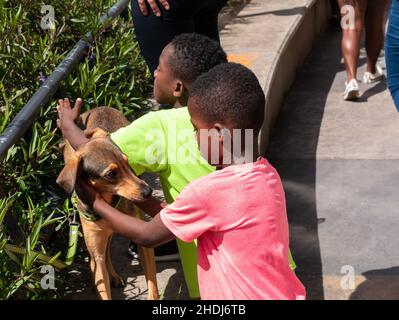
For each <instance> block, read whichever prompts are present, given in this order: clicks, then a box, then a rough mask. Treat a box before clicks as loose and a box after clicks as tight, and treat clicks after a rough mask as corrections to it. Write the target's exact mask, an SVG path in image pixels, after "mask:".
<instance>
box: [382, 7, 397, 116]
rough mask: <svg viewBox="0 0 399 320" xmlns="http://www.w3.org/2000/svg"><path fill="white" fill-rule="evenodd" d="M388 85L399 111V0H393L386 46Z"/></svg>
mask: <svg viewBox="0 0 399 320" xmlns="http://www.w3.org/2000/svg"><path fill="white" fill-rule="evenodd" d="M385 57H386V63H387V79H388V87H389V90H390V91H391V94H392V97H393V99H394V102H395V105H396V108H397V109H398V111H399V0H393V3H392V9H391V14H390V17H389V26H388V33H387V38H386V46H385Z"/></svg>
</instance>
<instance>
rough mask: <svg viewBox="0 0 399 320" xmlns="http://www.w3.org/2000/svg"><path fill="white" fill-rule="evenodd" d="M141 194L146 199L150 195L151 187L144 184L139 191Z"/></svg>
mask: <svg viewBox="0 0 399 320" xmlns="http://www.w3.org/2000/svg"><path fill="white" fill-rule="evenodd" d="M141 195H142V197H143V198H144V199H148V198H149V197H151V195H152V189H151V188H150V187H149V186H145V187H144V188H143V190H142V191H141Z"/></svg>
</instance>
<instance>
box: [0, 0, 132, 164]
mask: <svg viewBox="0 0 399 320" xmlns="http://www.w3.org/2000/svg"><path fill="white" fill-rule="evenodd" d="M128 4H129V0H120V1H118V2H117V3H116V4H115V5H113V6H112V7H111V8H110V9H109V10H108V11H107V13H106V14H104V15H103V16H102V17H101V18H100V24H101V25H102V26H103V27H105V26H106V23H107V21H108V20H109V19H114V18H115V17H117V16H118V15H119V14H120V13H121V12H122V11H123V10H124V9H126V7H127V6H128ZM92 42H93V35H92V33H91V32H88V33H87V34H86V35H85V36H84V38H83V39H81V40H80V41H79V42H78V43H77V44H76V45H75V46H74V47H73V49H72V50H71V51H70V52H69V53H68V55H67V57H66V58H65V59H64V60H63V61H62V62H61V63H60V64H59V65H58V66H57V68H56V69H55V70H54V72H53V73H52V74H51V75H50V76H49V77H48V78H47V80H46V82H45V83H44V84H43V85H42V86H41V87H40V88H39V89H38V90H37V91H36V92H35V94H34V95H33V96H32V97H31V98H30V99H29V101H28V102H27V103H26V105H25V106H24V107H23V108H22V109H21V111H20V112H19V113H18V114H17V115H16V116H15V117H14V119H13V120H12V121H11V123H10V124H9V125H8V126H7V128H6V129H5V130H4V132H3V133H2V134H1V135H0V161H1V160H2V159H3V158H4V157H5V155H6V153H7V151H8V149H9V148H10V147H11V146H12V145H14V144H15V143H16V142H18V140H19V139H20V138H21V137H22V136H23V135H24V133H25V132H26V130H28V128H29V127H30V125H31V124H32V122H33V120H34V119H35V118H36V117H37V115H38V113H39V111H40V109H41V108H42V107H43V106H45V105H46V104H47V103H48V102H49V101H50V99H51V98H52V97H53V95H54V94H55V92H56V91H57V89H58V87H59V84H60V83H61V81H62V80H64V79H65V78H66V77H67V76H68V75H69V74H70V73H71V72H72V71H73V70H74V69H75V68H76V66H77V64H78V63H79V62H80V61H81V59H82V58H83V57H84V56H85V55H86V54H87V51H88V49H89V47H90V45H91V43H92Z"/></svg>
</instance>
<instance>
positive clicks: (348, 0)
mask: <svg viewBox="0 0 399 320" xmlns="http://www.w3.org/2000/svg"><path fill="white" fill-rule="evenodd" d="M338 4H339V7H340V8H341V9H342V7H343V6H345V5H351V6H353V8H354V10H355V17H354V19H355V20H354V21H355V25H354V28H346V29H343V30H342V42H341V48H342V55H343V57H344V61H345V67H346V73H347V77H348V81H350V80H352V79H356V77H357V64H358V60H359V52H360V37H361V34H362V30H363V26H364V16H365V12H366V8H367V0H338ZM343 17H344V14H343Z"/></svg>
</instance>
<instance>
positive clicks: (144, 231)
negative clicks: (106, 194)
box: [76, 183, 175, 248]
mask: <svg viewBox="0 0 399 320" xmlns="http://www.w3.org/2000/svg"><path fill="white" fill-rule="evenodd" d="M76 191H77V193H78V196H79V198H81V199H84V201H85V203H87V204H89V205H90V204H91V207H92V208H93V209H94V210H95V211H96V213H97V214H98V215H99V216H100V217H102V218H104V219H105V220H107V221H108V222H109V223H110V224H111V226H112V229H113V230H114V231H115V232H116V233H119V234H120V235H122V236H124V237H126V238H129V239H131V240H132V241H133V242H135V243H137V244H138V245H142V246H144V247H149V248H152V247H156V246H158V245H161V244H163V243H166V242H169V241H170V240H172V239H174V238H175V236H174V235H173V233H172V232H171V231H170V230H169V229H168V228H167V227H166V226H165V225H164V224H163V222H162V220H161V219H160V217H159V214H157V215H156V216H155V217H154V218H153V219H152V220H151V221H150V222H145V221H143V220H140V219H137V218H134V217H131V216H128V215H126V214H124V213H122V212H120V211H119V210H117V209H115V208H113V207H112V206H110V205H109V204H108V203H107V202H105V200H104V199H103V198H102V197H101V196H100V195H99V194H98V193H97V192H96V191H95V190H94V189H93V188H91V187H90V186H88V185H86V184H84V183H78V185H77V188H76Z"/></svg>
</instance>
